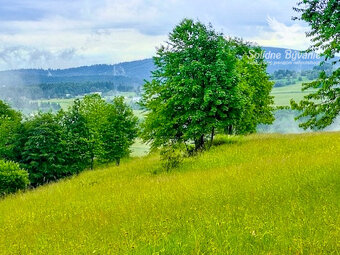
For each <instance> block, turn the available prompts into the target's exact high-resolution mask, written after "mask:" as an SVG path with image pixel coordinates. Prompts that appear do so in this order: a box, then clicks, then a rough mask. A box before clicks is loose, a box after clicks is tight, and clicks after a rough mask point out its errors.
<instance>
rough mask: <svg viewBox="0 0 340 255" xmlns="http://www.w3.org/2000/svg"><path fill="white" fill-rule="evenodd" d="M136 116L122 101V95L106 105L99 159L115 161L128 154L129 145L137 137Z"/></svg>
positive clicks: (117, 162)
mask: <svg viewBox="0 0 340 255" xmlns="http://www.w3.org/2000/svg"><path fill="white" fill-rule="evenodd" d="M137 123H138V118H137V117H136V116H134V115H133V111H132V109H131V108H130V107H128V106H127V105H126V104H125V103H124V98H123V97H116V98H115V99H114V100H113V102H112V104H108V106H107V121H106V123H105V125H103V130H102V138H103V142H102V144H103V153H102V154H101V157H100V159H101V160H102V161H105V162H111V161H116V164H117V165H119V163H120V159H121V158H123V157H125V156H128V155H129V154H130V146H131V145H132V144H133V142H134V140H135V138H136V137H137Z"/></svg>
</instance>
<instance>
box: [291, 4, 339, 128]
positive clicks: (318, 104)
mask: <svg viewBox="0 0 340 255" xmlns="http://www.w3.org/2000/svg"><path fill="white" fill-rule="evenodd" d="M294 10H295V11H296V12H298V13H300V14H301V15H300V16H299V17H296V18H295V19H299V20H303V21H306V22H307V23H308V24H309V25H310V27H311V30H310V32H308V33H307V36H309V37H310V38H311V41H312V42H313V44H312V45H311V46H310V48H309V49H308V51H321V52H322V53H321V55H322V56H324V57H325V60H326V61H327V60H329V61H331V62H332V64H333V66H334V70H333V72H331V73H330V74H327V73H326V72H325V71H322V72H321V73H320V77H319V78H318V79H317V80H315V81H313V82H311V83H306V84H304V85H303V90H307V89H310V88H313V89H314V92H312V93H310V94H309V95H307V96H306V97H305V98H304V100H302V101H301V102H300V103H296V102H294V101H292V102H291V104H292V108H293V109H297V110H300V111H302V113H301V115H300V116H299V118H302V117H308V118H307V121H306V122H304V123H303V124H301V126H302V127H303V128H308V127H310V128H312V129H322V128H325V127H326V126H328V125H330V124H332V123H333V121H334V120H335V118H336V117H337V116H339V113H340V86H339V84H340V68H339V66H338V63H339V60H332V59H333V58H334V56H335V55H336V54H337V53H339V51H340V35H339V34H340V22H339V20H340V4H339V1H338V0H303V1H300V2H299V3H298V7H295V8H294Z"/></svg>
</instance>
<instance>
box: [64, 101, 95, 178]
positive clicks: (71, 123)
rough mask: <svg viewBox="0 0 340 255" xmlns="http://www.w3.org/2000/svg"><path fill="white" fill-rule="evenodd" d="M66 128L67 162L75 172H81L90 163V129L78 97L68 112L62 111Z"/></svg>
mask: <svg viewBox="0 0 340 255" xmlns="http://www.w3.org/2000/svg"><path fill="white" fill-rule="evenodd" d="M59 115H60V117H61V118H62V121H61V123H62V126H63V130H64V135H63V139H64V142H65V145H66V146H65V147H66V151H64V153H65V154H66V157H65V163H66V164H67V165H69V166H70V168H72V169H73V171H74V172H80V171H82V170H84V169H85V168H86V167H88V166H89V165H90V162H91V147H90V141H89V138H90V130H89V127H88V125H87V121H86V119H85V117H84V116H83V115H82V114H81V113H80V100H79V99H76V100H75V101H74V104H73V105H72V107H70V108H69V110H68V111H67V112H63V111H60V112H59Z"/></svg>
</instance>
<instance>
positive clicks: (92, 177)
mask: <svg viewBox="0 0 340 255" xmlns="http://www.w3.org/2000/svg"><path fill="white" fill-rule="evenodd" d="M224 141H225V142H227V144H224V145H220V146H217V147H213V148H211V149H210V151H208V152H205V153H203V154H201V155H199V156H196V157H194V158H188V159H186V160H185V161H184V163H183V165H182V166H181V167H180V168H178V169H176V170H174V171H172V172H170V173H164V172H162V171H161V167H160V162H159V155H158V154H156V153H155V154H152V155H149V156H147V157H143V158H136V159H129V160H126V161H125V162H123V163H122V165H121V166H120V167H115V166H109V167H107V168H101V169H97V170H95V171H87V172H84V173H82V174H80V175H79V176H76V177H73V178H71V179H68V180H63V181H60V182H59V183H54V184H51V185H46V186H44V187H40V188H38V189H36V190H33V191H29V192H26V193H23V194H16V195H12V196H9V197H7V198H5V199H3V200H2V201H0V254H339V252H340V216H339V215H340V157H339V155H340V133H339V132H337V133H313V134H304V135H253V136H249V137H244V138H238V137H235V138H224Z"/></svg>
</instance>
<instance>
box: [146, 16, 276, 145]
mask: <svg viewBox="0 0 340 255" xmlns="http://www.w3.org/2000/svg"><path fill="white" fill-rule="evenodd" d="M248 46H249V45H246V44H241V43H240V44H239V43H238V41H237V40H226V39H225V38H224V37H223V35H222V34H219V33H217V32H215V31H214V29H213V28H212V27H211V25H209V26H206V25H204V24H202V23H200V22H194V21H192V20H188V19H185V20H183V21H182V22H181V23H180V24H179V25H178V26H176V27H175V28H174V30H173V31H172V32H171V33H170V35H169V41H168V42H167V43H166V45H165V46H161V47H160V48H159V49H158V51H157V55H156V57H154V62H155V65H156V71H154V72H153V79H152V81H150V82H147V83H146V84H145V86H144V94H143V99H142V106H143V107H144V108H145V109H147V110H148V113H147V116H146V120H145V122H144V124H143V134H142V136H143V138H144V140H145V141H149V142H152V145H153V146H154V147H157V146H160V145H165V144H168V143H176V142H185V143H186V142H190V141H193V142H194V143H195V148H196V150H198V149H201V148H203V147H204V143H205V140H206V139H207V138H208V137H210V140H211V141H212V139H213V137H214V133H215V131H216V130H225V129H226V128H228V129H229V132H238V131H239V132H242V133H247V132H253V131H254V128H253V126H254V125H256V123H257V122H261V121H262V120H263V119H261V118H259V115H257V113H255V112H256V111H258V114H263V113H265V114H268V116H269V115H271V113H270V108H267V109H266V107H268V105H269V104H270V103H271V99H270V98H269V97H268V96H269V92H270V89H271V87H272V83H270V82H268V79H269V77H268V76H267V74H266V73H265V65H264V64H263V63H262V64H260V63H259V62H257V60H254V59H252V60H251V59H250V58H243V55H244V54H241V53H240V52H242V51H246V50H249V49H250V48H249V47H248ZM248 67H252V68H251V69H252V70H249V71H247V70H245V69H246V68H248ZM242 72H243V73H242ZM244 75H249V76H252V75H255V77H256V79H255V81H254V82H253V83H252V84H249V79H248V78H243V76H244ZM262 82H263V83H262ZM261 83H262V84H263V85H262V84H261ZM260 84H261V86H263V87H262V88H265V90H264V91H262V90H261V89H262V88H261V87H259V88H255V87H256V86H257V85H260ZM252 86H253V88H250V87H252ZM251 90H252V91H251ZM255 93H264V94H263V97H262V96H259V100H258V101H257V102H255V101H254V99H256V96H255ZM266 97H267V98H266ZM261 100H262V101H261ZM260 101H261V102H260ZM258 106H260V107H258ZM262 106H263V107H262ZM245 107H246V108H247V110H245ZM261 107H262V108H261ZM267 110H268V111H267ZM249 114H255V115H257V117H254V118H253V119H252V120H250V119H249V118H248V116H247V115H249ZM269 119H270V117H269V118H266V122H267V120H269ZM250 121H253V122H254V123H255V124H254V123H252V125H248V127H249V128H245V129H241V128H240V127H241V124H242V125H243V123H245V122H250ZM236 126H237V127H238V128H236Z"/></svg>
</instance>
